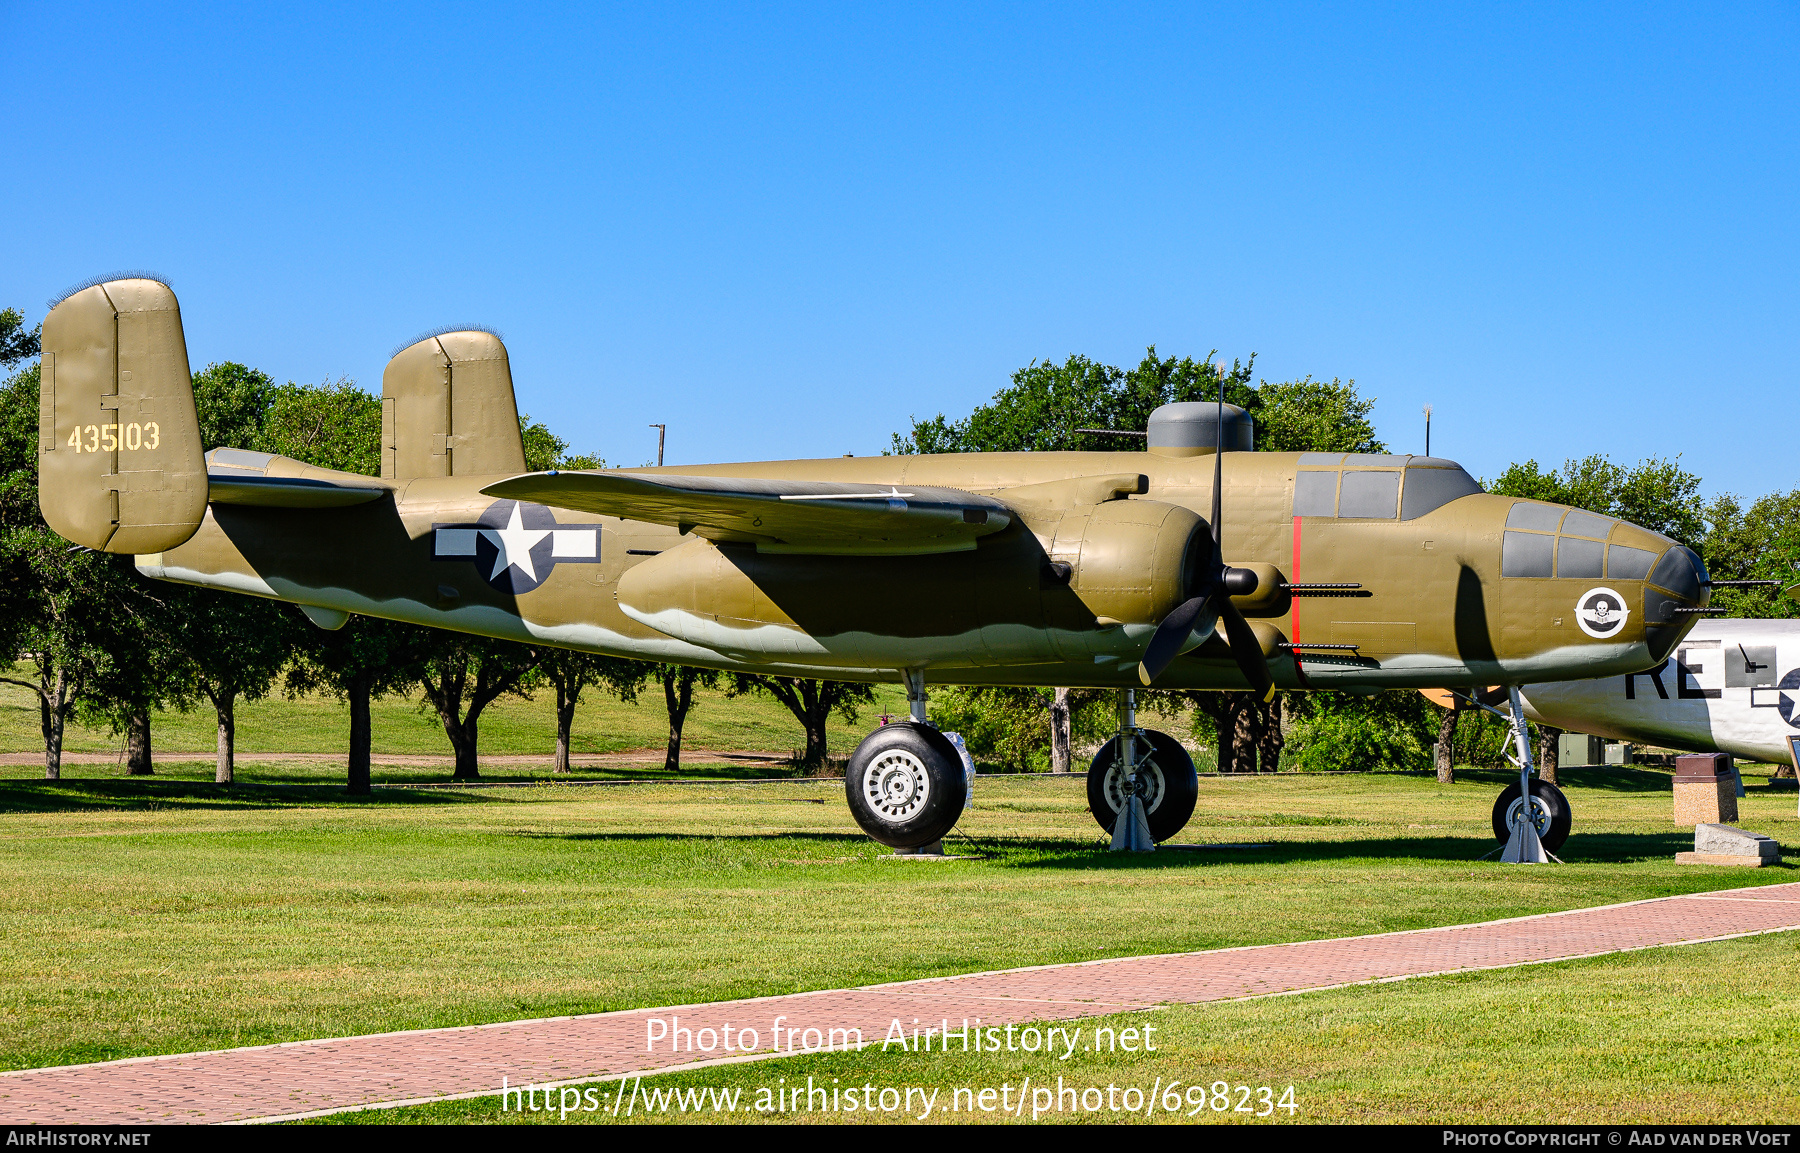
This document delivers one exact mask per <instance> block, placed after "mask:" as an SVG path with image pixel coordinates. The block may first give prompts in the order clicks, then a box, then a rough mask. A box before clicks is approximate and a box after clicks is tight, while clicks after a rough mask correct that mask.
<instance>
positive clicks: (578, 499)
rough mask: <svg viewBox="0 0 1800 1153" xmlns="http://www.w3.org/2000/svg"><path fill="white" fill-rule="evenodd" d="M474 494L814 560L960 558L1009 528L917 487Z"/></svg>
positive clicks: (727, 483)
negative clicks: (665, 528)
mask: <svg viewBox="0 0 1800 1153" xmlns="http://www.w3.org/2000/svg"><path fill="white" fill-rule="evenodd" d="M481 491H482V493H483V494H484V495H486V496H498V497H509V498H511V499H513V500H526V501H531V502H533V503H536V504H547V505H554V506H556V507H558V508H567V509H574V510H577V511H580V512H592V513H600V514H602V515H604V516H616V517H623V518H625V519H628V520H641V521H649V522H651V523H653V524H666V525H672V526H674V527H676V528H678V529H680V530H681V531H683V532H693V533H695V534H697V535H699V536H703V537H707V538H709V539H711V540H715V541H735V542H739V543H745V544H754V545H756V547H757V548H758V549H759V550H760V551H763V552H788V553H803V554H812V555H846V556H865V555H874V554H886V555H917V554H923V553H939V552H962V551H966V550H968V549H972V548H974V547H975V542H976V541H977V540H979V539H980V538H981V537H984V536H987V535H989V534H991V533H996V532H999V531H1000V530H1002V529H1004V528H1005V527H1006V526H1007V525H1009V524H1011V523H1012V512H1011V510H1010V509H1008V508H1007V506H1006V505H1005V504H1003V503H1001V502H1000V501H998V500H995V499H994V498H992V497H985V496H978V495H976V494H974V493H969V492H963V491H961V490H959V489H952V488H936V487H927V486H920V485H906V486H899V487H895V486H892V485H889V486H882V485H872V484H853V483H847V482H838V481H796V480H766V479H760V478H749V477H715V476H685V475H679V474H671V473H657V474H654V475H649V474H643V473H630V472H624V471H616V472H615V471H607V472H537V473H528V474H526V475H524V476H515V477H511V478H509V479H507V480H503V481H499V482H497V483H495V484H490V485H488V486H487V487H486V488H484V489H482V490H481Z"/></svg>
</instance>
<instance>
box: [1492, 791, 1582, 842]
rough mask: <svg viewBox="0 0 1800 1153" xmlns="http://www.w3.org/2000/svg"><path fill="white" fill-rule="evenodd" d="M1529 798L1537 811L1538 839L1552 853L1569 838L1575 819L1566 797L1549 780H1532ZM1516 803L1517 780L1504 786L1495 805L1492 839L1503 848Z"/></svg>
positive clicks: (1510, 831)
mask: <svg viewBox="0 0 1800 1153" xmlns="http://www.w3.org/2000/svg"><path fill="white" fill-rule="evenodd" d="M1531 799H1532V801H1533V802H1534V804H1533V808H1535V809H1537V810H1538V815H1537V820H1536V824H1537V827H1538V840H1540V841H1542V842H1543V843H1544V848H1546V849H1548V850H1550V851H1551V852H1552V853H1554V852H1556V850H1558V849H1560V848H1562V847H1563V842H1564V841H1566V840H1568V839H1569V826H1570V824H1571V823H1572V822H1573V820H1574V815H1573V813H1572V812H1571V811H1570V809H1569V798H1567V797H1565V796H1563V791H1562V790H1561V789H1559V788H1557V787H1556V786H1555V785H1553V784H1551V783H1550V782H1549V781H1542V780H1539V779H1538V778H1536V777H1533V778H1531ZM1518 803H1519V785H1518V782H1517V781H1515V782H1513V783H1512V784H1510V785H1508V786H1506V790H1505V791H1504V792H1502V793H1501V794H1500V796H1499V799H1497V800H1496V801H1495V802H1494V839H1495V840H1497V841H1499V842H1500V843H1501V844H1503V845H1504V844H1505V843H1506V840H1507V838H1508V837H1510V836H1512V822H1513V808H1514V806H1517V805H1518Z"/></svg>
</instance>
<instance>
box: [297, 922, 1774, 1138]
mask: <svg viewBox="0 0 1800 1153" xmlns="http://www.w3.org/2000/svg"><path fill="white" fill-rule="evenodd" d="M1796 964H1800V935H1796V934H1794V933H1779V934H1769V935H1764V936H1759V937H1747V938H1742V939H1739V940H1735V941H1720V942H1714V943H1710V944H1705V945H1688V946H1682V947H1679V948H1661V949H1649V950H1645V951H1642V952H1636V953H1622V954H1614V955H1612V956H1608V957H1595V958H1590V959H1587V960H1581V961H1564V962H1559V963H1555V964H1549V965H1532V966H1526V967H1521V968H1516V969H1502V970H1496V971H1491V972H1486V973H1478V974H1464V975H1456V976H1445V977H1427V978H1421V979H1419V980H1414V981H1406V982H1395V983H1388V984H1381V985H1365V986H1358V987H1355V988H1348V989H1329V990H1321V991H1319V992H1314V993H1302V994H1298V995H1294V996H1285V997H1266V998H1261V999H1257V1000H1249V1001H1231V1002H1223V1003H1214V1004H1207V1005H1177V1006H1170V1007H1168V1008H1164V1009H1159V1010H1155V1011H1152V1012H1149V1013H1137V1014H1130V1015H1122V1016H1118V1017H1108V1018H1101V1019H1098V1020H1095V1021H1090V1022H1081V1023H1079V1024H1080V1027H1081V1028H1082V1029H1083V1033H1082V1034H1081V1035H1080V1039H1079V1041H1078V1043H1077V1044H1076V1045H1074V1046H1073V1047H1068V1046H1059V1056H1058V1057H1050V1056H1047V1055H1045V1054H1043V1053H1041V1052H1040V1053H1037V1054H1029V1053H1024V1052H1014V1053H1006V1052H1001V1053H979V1054H977V1053H972V1052H971V1053H962V1052H959V1051H957V1049H956V1047H955V1045H954V1043H953V1045H952V1048H951V1051H950V1052H949V1053H941V1052H936V1051H934V1052H931V1053H915V1052H903V1051H901V1050H900V1049H899V1048H898V1047H895V1048H892V1049H890V1050H889V1051H887V1052H886V1053H883V1052H882V1051H881V1049H880V1047H879V1044H878V1043H877V1044H874V1045H872V1046H871V1047H870V1048H868V1049H865V1050H864V1051H863V1052H860V1053H832V1054H820V1055H816V1056H807V1057H790V1058H784V1059H781V1060H772V1061H762V1062H757V1063H754V1064H746V1065H731V1066H722V1067H717V1068H712V1069H703V1070H694V1071H692V1072H688V1073H674V1074H668V1075H665V1076H661V1077H646V1078H644V1080H643V1082H642V1085H641V1088H640V1087H638V1086H635V1085H634V1086H629V1087H628V1089H627V1092H626V1103H627V1104H629V1105H630V1106H631V1110H630V1116H629V1117H627V1116H626V1112H625V1110H621V1114H620V1116H619V1117H618V1118H616V1119H615V1118H614V1117H613V1116H612V1115H611V1113H610V1108H611V1105H612V1101H611V1094H613V1093H614V1092H617V1091H618V1090H619V1086H618V1085H617V1084H600V1085H596V1086H593V1088H594V1089H595V1090H596V1095H595V1101H594V1103H595V1104H598V1105H599V1106H600V1108H597V1109H595V1110H594V1111H593V1112H582V1111H580V1108H581V1106H582V1105H583V1104H584V1103H585V1102H584V1100H583V1099H582V1098H579V1097H577V1098H575V1099H572V1100H571V1101H570V1102H569V1103H570V1104H571V1105H572V1106H574V1107H575V1111H572V1112H570V1113H568V1114H567V1116H566V1118H565V1117H564V1116H563V1115H561V1114H560V1112H557V1113H545V1112H542V1111H539V1112H535V1113H534V1112H531V1111H529V1110H516V1109H508V1110H504V1111H503V1110H502V1109H501V1107H500V1101H499V1099H498V1098H497V1097H484V1098H477V1099H474V1100H469V1101H447V1102H442V1103H438V1104H432V1105H420V1106H414V1107H411V1108H405V1109H388V1110H372V1111H369V1112H363V1113H348V1114H338V1115H336V1116H333V1117H327V1118H320V1119H319V1123H335V1124H444V1123H483V1124H494V1123H513V1124H527V1125H532V1124H555V1123H557V1122H560V1121H563V1120H565V1119H566V1120H567V1121H568V1122H569V1123H575V1122H586V1123H597V1124H614V1123H617V1122H618V1121H625V1120H629V1121H631V1122H633V1123H642V1122H652V1123H654V1122H676V1123H689V1124H691V1123H694V1122H696V1121H700V1122H717V1121H726V1122H737V1123H742V1122H746V1121H774V1122H780V1123H788V1124H791V1123H795V1122H843V1121H871V1120H872V1121H882V1122H893V1121H897V1120H900V1119H902V1117H903V1114H904V1113H905V1112H906V1104H907V1099H906V1098H904V1097H902V1096H900V1095H898V1094H897V1095H896V1096H895V1097H893V1098H890V1102H891V1103H892V1104H895V1105H897V1106H898V1108H895V1109H894V1110H892V1111H882V1110H881V1107H880V1106H881V1097H880V1095H879V1093H878V1094H877V1096H876V1104H877V1109H876V1111H875V1112H874V1113H873V1114H871V1113H870V1112H869V1111H868V1110H866V1109H863V1108H861V1104H860V1101H859V1102H858V1108H857V1109H856V1111H854V1112H849V1111H844V1110H843V1109H842V1108H841V1107H840V1109H839V1111H837V1112H831V1111H827V1110H825V1109H824V1108H823V1102H824V1101H825V1100H828V1099H827V1098H817V1099H814V1104H815V1105H819V1106H820V1108H818V1109H814V1110H808V1109H807V1108H805V1107H804V1106H802V1105H798V1104H795V1103H794V1102H793V1099H792V1098H789V1099H788V1101H787V1102H786V1104H788V1105H789V1107H788V1108H785V1109H784V1108H781V1107H780V1106H781V1105H782V1104H783V1103H784V1102H783V1101H782V1098H781V1097H780V1096H779V1095H778V1094H779V1093H780V1091H781V1090H782V1089H784V1088H791V1087H794V1086H799V1087H801V1088H804V1087H806V1086H807V1085H808V1083H809V1079H810V1083H811V1084H812V1085H815V1086H824V1087H825V1088H827V1089H830V1088H833V1087H842V1086H857V1087H859V1088H860V1087H862V1086H865V1085H871V1084H872V1085H874V1086H876V1087H878V1088H886V1087H896V1088H900V1089H902V1090H904V1089H906V1088H916V1089H918V1090H920V1092H919V1093H918V1094H916V1095H915V1096H914V1097H913V1098H911V1105H912V1108H911V1110H910V1114H911V1119H913V1120H930V1121H934V1122H971V1121H976V1122H979V1121H988V1122H991V1121H1004V1120H1015V1119H1016V1118H1009V1117H1006V1116H1004V1115H1002V1114H1001V1113H1000V1112H999V1111H998V1110H994V1111H991V1112H988V1111H983V1110H982V1109H981V1108H980V1104H979V1101H978V1099H977V1098H975V1097H974V1095H973V1093H972V1092H968V1093H967V1095H965V1096H963V1097H961V1098H958V1096H957V1091H958V1090H959V1089H962V1090H965V1091H969V1090H977V1089H980V1088H992V1089H999V1088H1000V1087H1001V1086H1003V1085H1004V1086H1007V1087H1008V1088H1009V1089H1010V1090H1011V1093H1010V1097H1011V1099H1012V1100H1013V1101H1014V1102H1015V1103H1016V1101H1017V1100H1018V1097H1019V1094H1020V1090H1021V1088H1023V1087H1025V1086H1027V1085H1029V1086H1031V1087H1033V1088H1034V1089H1035V1090H1036V1092H1031V1093H1030V1095H1029V1096H1028V1097H1027V1101H1028V1102H1029V1103H1030V1104H1029V1105H1028V1107H1027V1109H1026V1116H1027V1117H1029V1116H1030V1115H1031V1108H1030V1106H1041V1107H1042V1109H1043V1111H1042V1112H1041V1113H1040V1114H1039V1115H1038V1116H1037V1120H1038V1121H1040V1122H1064V1123H1080V1122H1093V1121H1099V1122H1118V1121H1145V1120H1153V1121H1156V1122H1158V1123H1168V1122H1170V1121H1183V1122H1193V1123H1232V1122H1238V1123H1259V1122H1260V1123H1267V1124H1281V1123H1284V1122H1286V1121H1289V1120H1292V1121H1298V1122H1311V1123H1315V1124H1316V1123H1320V1122H1350V1123H1357V1124H1370V1123H1399V1124H1425V1123H1431V1124H1630V1123H1637V1124H1700V1123H1712V1124H1719V1123H1731V1124H1792V1123H1793V1121H1794V1119H1795V1114H1796V1112H1797V1109H1796V1105H1795V1101H1796V1096H1795V1095H1796V1093H1797V1092H1800V1076H1797V1075H1796V1074H1795V1072H1794V1070H1793V1066H1792V1061H1791V1057H1792V1053H1793V1043H1794V1037H1795V1036H1797V1035H1800V994H1796V993H1795V992H1794V990H1793V988H1792V983H1791V981H1789V980H1787V979H1786V975H1787V974H1791V973H1792V972H1793V970H1794V968H1795V965H1796ZM952 1024H953V1025H955V1024H956V1023H955V1022H952ZM1146 1024H1153V1025H1154V1026H1155V1028H1156V1033H1155V1034H1154V1037H1153V1039H1152V1043H1154V1044H1156V1046H1157V1052H1155V1053H1148V1052H1143V1051H1141V1046H1139V1048H1140V1052H1137V1053H1135V1054H1133V1053H1126V1052H1123V1051H1122V1050H1119V1049H1117V1048H1112V1049H1111V1051H1104V1050H1105V1049H1107V1048H1109V1047H1107V1046H1103V1047H1102V1048H1103V1051H1102V1052H1098V1053H1096V1052H1093V1051H1091V1050H1092V1043H1093V1037H1094V1032H1093V1031H1094V1030H1095V1029H1097V1028H1111V1029H1112V1030H1113V1033H1110V1034H1107V1036H1108V1037H1109V1038H1110V1037H1116V1036H1117V1035H1118V1033H1119V1032H1121V1031H1122V1030H1124V1029H1126V1028H1130V1027H1133V1026H1135V1027H1137V1028H1138V1029H1139V1030H1140V1034H1141V1030H1142V1028H1143V1026H1145V1025H1146ZM1062 1051H1068V1056H1067V1058H1066V1059H1063V1058H1062V1057H1061V1052H1062ZM1058 1078H1061V1087H1062V1088H1063V1089H1065V1090H1072V1091H1073V1092H1072V1093H1071V1094H1070V1095H1069V1096H1067V1097H1063V1098H1061V1104H1062V1105H1063V1108H1062V1109H1060V1110H1058V1109H1057V1108H1056V1105H1055V1102H1056V1101H1057V1095H1056V1091H1057V1088H1058ZM1028 1079H1029V1080H1028ZM1171 1082H1173V1083H1174V1097H1173V1098H1172V1099H1171V1098H1170V1097H1168V1096H1167V1094H1168V1092H1169V1091H1170V1084H1171ZM1220 1082H1223V1083H1224V1085H1225V1086H1226V1087H1227V1088H1226V1089H1225V1091H1224V1092H1223V1094H1221V1093H1220V1091H1219V1089H1218V1088H1216V1086H1218V1084H1219V1083H1220ZM1240 1086H1242V1087H1244V1088H1245V1089H1248V1090H1249V1092H1244V1091H1243V1090H1241V1089H1240V1088H1239V1087H1240ZM1265 1086H1266V1087H1268V1088H1269V1090H1270V1092H1269V1095H1268V1097H1267V1098H1266V1099H1264V1098H1262V1096H1261V1094H1260V1093H1258V1092H1257V1090H1259V1089H1261V1088H1263V1087H1265ZM1159 1087H1160V1088H1161V1090H1162V1092H1160V1093H1158V1094H1157V1105H1158V1106H1159V1107H1156V1108H1154V1110H1153V1112H1152V1113H1151V1114H1150V1115H1149V1116H1148V1117H1146V1116H1145V1115H1144V1105H1143V1104H1140V1105H1139V1108H1138V1109H1137V1111H1136V1112H1133V1113H1128V1112H1126V1111H1125V1110H1124V1108H1123V1106H1124V1104H1125V1103H1127V1102H1130V1101H1131V1100H1132V1098H1131V1097H1130V1096H1129V1095H1128V1091H1129V1090H1130V1089H1132V1088H1135V1089H1136V1090H1137V1091H1138V1097H1137V1101H1138V1102H1140V1103H1141V1102H1144V1100H1145V1097H1147V1096H1148V1094H1149V1093H1150V1091H1151V1090H1153V1089H1157V1088H1159ZM1289 1087H1292V1090H1293V1094H1292V1096H1291V1097H1289V1096H1287V1090H1288V1088H1289ZM1109 1088H1111V1089H1112V1090H1113V1094H1111V1098H1112V1100H1111V1103H1110V1104H1111V1107H1109V1102H1108V1094H1107V1092H1106V1091H1107V1090H1108V1089H1109ZM634 1089H635V1090H636V1092H635V1093H633V1092H632V1091H631V1090H634ZM694 1089H708V1090H713V1091H715V1095H709V1096H708V1097H707V1098H705V1101H706V1107H703V1108H700V1109H696V1110H693V1111H684V1110H681V1109H679V1108H678V1107H669V1106H668V1102H669V1100H670V1094H669V1091H670V1090H688V1091H692V1090H694ZM720 1090H723V1091H727V1092H729V1091H731V1090H736V1091H737V1094H738V1095H737V1097H736V1102H737V1104H738V1108H737V1109H735V1110H734V1111H731V1112H729V1113H724V1112H719V1111H717V1109H716V1105H717V1102H718V1101H719V1099H720V1098H719V1097H718V1096H717V1095H716V1092H717V1091H720ZM932 1090H935V1091H936V1096H935V1097H934V1098H932V1102H933V1104H934V1106H935V1107H934V1108H933V1109H932V1110H931V1111H930V1112H929V1113H927V1111H926V1109H925V1108H924V1104H925V1101H926V1097H925V1095H924V1094H925V1093H926V1092H930V1091H932ZM765 1091H768V1092H767V1093H766V1094H765ZM1027 1092H1030V1091H1029V1090H1027ZM659 1095H660V1096H661V1100H662V1101H663V1102H664V1104H665V1109H664V1110H663V1111H661V1112H658V1111H656V1110H653V1109H652V1110H646V1109H644V1108H643V1102H644V1101H645V1100H646V1099H649V1100H656V1099H657V1098H658V1096H659ZM725 1099H726V1100H727V1101H728V1102H729V1101H731V1100H732V1098H729V1097H727V1098H725ZM1284 1099H1285V1100H1287V1101H1289V1102H1291V1103H1292V1104H1293V1106H1294V1108H1292V1109H1291V1110H1289V1109H1281V1108H1277V1107H1276V1105H1277V1103H1278V1102H1280V1101H1282V1100H1284ZM538 1100H539V1102H540V1103H541V1102H542V1100H543V1099H542V1098H541V1097H540V1098H539V1099H538ZM558 1100H560V1097H559V1098H558ZM689 1100H691V1098H689ZM802 1100H804V1098H803V1099H802ZM1005 1100H1007V1098H1006V1097H997V1099H990V1101H989V1102H988V1103H989V1104H998V1103H1000V1102H1004V1101H1005ZM759 1101H760V1102H761V1103H762V1104H763V1105H764V1106H766V1111H759V1110H758V1107H757V1106H758V1102H759ZM839 1101H840V1106H841V1105H842V1104H843V1101H844V1099H843V1098H841V1097H840V1099H839ZM1171 1101H1172V1103H1173V1104H1174V1106H1175V1110H1174V1112H1173V1113H1171V1112H1170V1111H1168V1110H1167V1109H1166V1108H1165V1107H1164V1106H1167V1105H1168V1104H1170V1103H1171ZM514 1104H515V1105H516V1104H519V1103H518V1102H516V1101H515V1102H514ZM1240 1109H1242V1111H1241V1112H1240V1111H1239V1110H1240ZM1259 1113H1264V1114H1266V1115H1265V1116H1262V1117H1259V1116H1257V1114H1259Z"/></svg>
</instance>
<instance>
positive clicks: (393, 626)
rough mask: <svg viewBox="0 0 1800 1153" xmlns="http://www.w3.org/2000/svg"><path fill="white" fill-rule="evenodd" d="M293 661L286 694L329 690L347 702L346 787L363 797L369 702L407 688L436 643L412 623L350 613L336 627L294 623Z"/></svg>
mask: <svg viewBox="0 0 1800 1153" xmlns="http://www.w3.org/2000/svg"><path fill="white" fill-rule="evenodd" d="M299 627H300V631H301V636H302V639H301V640H300V642H299V644H298V646H297V651H296V654H295V660H294V662H293V664H291V665H290V666H289V667H288V673H287V690H288V696H289V697H290V698H291V697H296V696H299V695H301V694H303V693H313V692H320V691H324V692H329V693H331V694H333V695H334V696H336V697H338V698H339V699H341V700H343V701H344V702H345V703H347V704H348V705H349V706H350V748H349V757H348V764H347V766H346V767H347V779H348V789H349V791H350V793H352V794H353V795H361V796H367V795H368V794H369V792H370V791H371V784H370V776H371V771H370V770H371V767H372V754H373V751H374V750H373V745H374V732H373V726H372V723H371V722H372V718H371V715H370V703H371V702H372V701H373V700H374V699H375V698H377V697H383V696H386V695H387V694H389V693H393V692H399V691H401V690H402V689H405V688H407V687H409V686H410V685H411V684H412V683H413V681H414V680H415V679H417V677H418V675H419V670H420V666H421V665H422V663H423V661H424V659H425V656H426V654H427V653H428V652H429V651H430V650H431V648H432V646H433V645H434V644H435V643H436V642H435V638H434V637H433V636H432V635H431V633H430V632H429V631H427V630H426V629H422V628H420V627H418V626H417V625H408V624H401V623H400V622H398V621H386V620H381V619H379V618H377V617H364V616H352V617H351V618H350V619H349V621H347V622H345V624H344V626H343V627H342V628H339V629H333V630H331V631H329V632H328V631H326V630H325V629H320V628H314V627H312V626H310V625H307V626H299Z"/></svg>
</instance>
